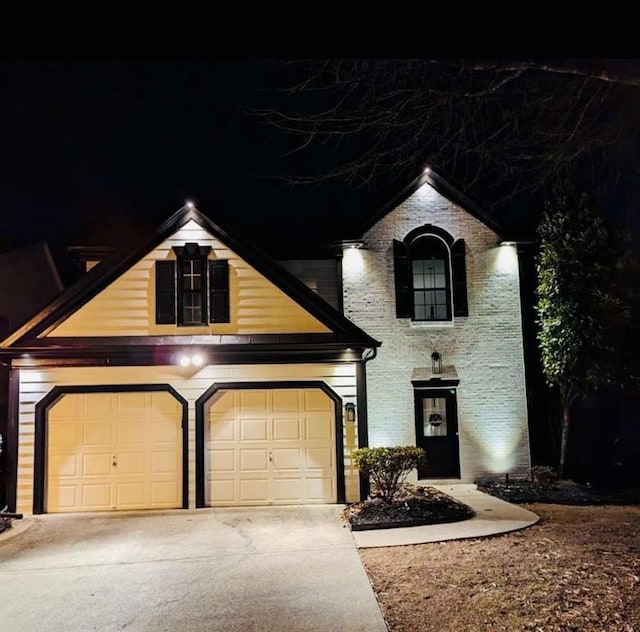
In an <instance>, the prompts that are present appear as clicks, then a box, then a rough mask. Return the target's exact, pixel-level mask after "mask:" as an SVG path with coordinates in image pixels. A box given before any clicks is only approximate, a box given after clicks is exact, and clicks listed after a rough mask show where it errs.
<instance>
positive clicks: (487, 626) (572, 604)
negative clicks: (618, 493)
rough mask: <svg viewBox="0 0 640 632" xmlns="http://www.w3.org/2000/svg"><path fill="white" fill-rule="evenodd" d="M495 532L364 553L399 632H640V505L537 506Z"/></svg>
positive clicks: (391, 626)
mask: <svg viewBox="0 0 640 632" xmlns="http://www.w3.org/2000/svg"><path fill="white" fill-rule="evenodd" d="M527 509H530V510H531V511H533V512H535V513H537V514H538V515H539V516H540V517H541V521H540V523H538V524H537V525H535V526H533V527H530V528H529V529H525V530H523V531H517V532H514V533H509V534H505V535H500V536H495V537H491V538H483V539H474V540H462V541H450V542H440V543H435V544H421V545H412V546H402V547H387V548H379V549H364V550H361V551H360V555H361V557H362V560H363V562H364V565H365V568H366V570H367V573H368V574H369V577H370V579H371V582H372V585H373V587H374V590H375V592H376V595H377V597H378V601H379V602H380V605H381V607H382V610H383V614H384V616H385V619H386V621H387V624H388V625H389V629H390V630H392V631H393V632H414V631H415V632H417V631H420V632H428V631H437V632H448V631H455V632H478V631H480V630H482V631H484V630H492V631H504V632H515V631H517V630H533V631H536V632H561V631H562V632H568V631H585V632H587V631H589V632H591V631H593V632H598V631H606V632H639V631H640V507H634V506H626V507H624V506H620V507H613V506H601V507H575V506H564V505H548V504H533V505H527Z"/></svg>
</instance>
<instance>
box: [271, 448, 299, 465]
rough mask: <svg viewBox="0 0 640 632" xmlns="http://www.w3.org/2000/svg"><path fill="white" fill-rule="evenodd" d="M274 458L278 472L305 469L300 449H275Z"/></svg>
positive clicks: (273, 451)
mask: <svg viewBox="0 0 640 632" xmlns="http://www.w3.org/2000/svg"><path fill="white" fill-rule="evenodd" d="M272 456H273V467H274V468H275V469H276V470H300V469H301V468H302V467H303V463H302V458H301V455H300V448H297V447H296V448H273V450H272Z"/></svg>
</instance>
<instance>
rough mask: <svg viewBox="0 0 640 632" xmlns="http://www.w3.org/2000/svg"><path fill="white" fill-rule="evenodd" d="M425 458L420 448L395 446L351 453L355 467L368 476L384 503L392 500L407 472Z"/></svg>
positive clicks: (358, 450) (363, 449) (362, 449)
mask: <svg viewBox="0 0 640 632" xmlns="http://www.w3.org/2000/svg"><path fill="white" fill-rule="evenodd" d="M425 458H426V454H425V452H424V450H423V449H422V448H417V447H416V446H411V445H407V446H396V447H393V448H359V449H357V450H354V451H353V462H354V464H355V466H356V467H357V468H358V469H359V470H360V471H362V472H364V473H365V474H368V475H369V477H370V478H371V480H372V481H373V483H374V485H375V486H376V488H377V489H378V491H379V493H380V497H381V498H382V500H383V501H384V502H387V503H390V502H392V501H393V500H394V498H395V496H396V494H397V493H398V491H399V489H400V486H401V485H402V483H403V482H404V481H405V480H406V478H407V476H408V474H409V472H410V471H411V470H413V469H415V468H416V467H418V466H419V465H421V464H422V463H423V462H424V460H425Z"/></svg>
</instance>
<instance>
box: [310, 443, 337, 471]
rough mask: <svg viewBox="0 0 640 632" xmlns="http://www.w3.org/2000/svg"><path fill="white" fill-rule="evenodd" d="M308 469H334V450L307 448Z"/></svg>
mask: <svg viewBox="0 0 640 632" xmlns="http://www.w3.org/2000/svg"><path fill="white" fill-rule="evenodd" d="M306 457H307V458H306V463H307V469H323V470H332V469H333V450H330V449H328V448H307V449H306Z"/></svg>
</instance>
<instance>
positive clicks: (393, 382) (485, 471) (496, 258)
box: [343, 184, 530, 482]
mask: <svg viewBox="0 0 640 632" xmlns="http://www.w3.org/2000/svg"><path fill="white" fill-rule="evenodd" d="M424 224H433V225H435V226H439V227H440V228H443V229H445V230H446V231H448V232H449V233H450V234H451V235H452V236H453V237H454V239H458V238H464V240H465V244H466V273H467V293H468V300H469V316H468V317H463V318H455V320H454V322H453V323H447V324H444V325H440V324H438V325H435V324H432V323H428V324H423V323H412V322H411V321H410V319H408V318H403V319H398V318H396V315H395V293H394V276H393V239H398V240H402V239H404V237H405V236H406V234H407V233H408V232H409V231H411V230H412V229H414V228H417V227H419V226H422V225H424ZM364 242H365V247H364V249H362V250H346V251H345V253H344V258H343V284H344V285H343V287H344V290H343V291H344V313H345V315H346V316H347V317H348V318H350V319H351V320H352V321H353V322H355V323H356V324H357V325H359V326H361V327H362V328H363V329H365V331H366V332H367V333H368V334H370V335H371V336H373V337H374V338H377V339H378V340H381V341H382V343H383V344H382V347H381V348H380V349H379V350H378V356H377V358H376V359H375V360H373V361H371V362H369V363H368V364H367V391H368V415H369V442H370V445H371V446H382V445H403V444H411V445H415V442H416V437H415V420H414V399H413V387H412V384H411V374H412V371H413V369H414V368H415V367H427V366H429V367H430V365H431V360H430V355H431V353H432V351H438V352H440V353H441V354H442V355H443V361H444V364H445V365H454V367H455V369H456V371H457V373H458V376H459V379H460V384H459V386H458V390H457V401H458V426H459V439H460V465H461V479H462V481H466V482H472V481H474V480H476V479H477V478H478V477H485V476H496V477H498V476H503V475H504V474H505V473H507V472H508V473H509V474H511V475H512V476H523V475H526V474H527V473H528V471H529V468H530V456H529V438H528V429H527V407H526V393H525V378H524V360H523V350H522V330H521V319H520V299H519V280H518V263H517V255H516V251H515V247H514V246H498V236H497V235H496V234H495V233H494V232H493V231H491V230H490V229H489V228H487V227H486V226H485V225H484V224H482V223H481V222H480V221H478V220H476V219H475V218H474V217H472V216H471V215H470V214H469V213H467V212H466V211H464V210H462V209H461V208H459V207H457V206H456V205H454V204H453V203H451V202H449V201H448V200H447V199H446V198H444V197H443V196H441V195H440V194H439V193H437V192H436V191H435V190H434V189H433V188H431V187H430V186H429V185H428V184H425V185H423V186H422V187H421V188H420V189H418V190H417V191H416V192H415V193H414V194H413V195H412V196H411V197H409V198H408V199H407V200H406V201H405V202H404V203H403V204H401V205H400V206H399V207H397V208H396V209H395V210H393V211H392V212H390V213H389V214H387V215H386V216H385V217H384V218H383V219H382V220H380V222H378V223H377V224H376V225H375V226H373V228H371V229H370V230H369V231H368V232H367V233H366V234H365V236H364Z"/></svg>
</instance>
